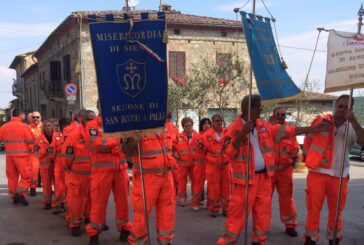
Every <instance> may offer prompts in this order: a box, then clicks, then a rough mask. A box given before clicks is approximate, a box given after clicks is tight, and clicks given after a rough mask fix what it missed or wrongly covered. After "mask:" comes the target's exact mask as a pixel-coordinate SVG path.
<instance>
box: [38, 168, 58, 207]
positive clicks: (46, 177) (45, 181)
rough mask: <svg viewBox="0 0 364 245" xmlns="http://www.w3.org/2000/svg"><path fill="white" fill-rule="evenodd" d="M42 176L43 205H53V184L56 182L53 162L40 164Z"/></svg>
mask: <svg viewBox="0 0 364 245" xmlns="http://www.w3.org/2000/svg"><path fill="white" fill-rule="evenodd" d="M39 171H40V176H41V177H42V188H43V201H42V204H43V205H46V204H51V203H52V184H53V180H54V163H53V162H52V161H47V162H42V161H40V163H39Z"/></svg>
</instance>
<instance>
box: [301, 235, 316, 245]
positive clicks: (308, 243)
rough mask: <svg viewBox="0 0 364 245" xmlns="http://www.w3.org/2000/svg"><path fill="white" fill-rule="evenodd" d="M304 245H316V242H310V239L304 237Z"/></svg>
mask: <svg viewBox="0 0 364 245" xmlns="http://www.w3.org/2000/svg"><path fill="white" fill-rule="evenodd" d="M304 245H316V242H315V241H312V240H311V237H309V236H306V240H305V243H304Z"/></svg>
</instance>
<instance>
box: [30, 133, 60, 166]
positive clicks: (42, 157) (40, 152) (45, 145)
mask: <svg viewBox="0 0 364 245" xmlns="http://www.w3.org/2000/svg"><path fill="white" fill-rule="evenodd" d="M53 141H54V140H52V143H53ZM34 151H35V156H36V157H38V158H39V165H40V168H48V167H49V166H50V163H51V160H52V159H53V158H54V156H55V151H54V147H53V145H52V144H51V143H49V142H48V140H47V138H46V137H45V136H44V134H41V135H39V136H38V137H37V141H36V145H35V146H34Z"/></svg>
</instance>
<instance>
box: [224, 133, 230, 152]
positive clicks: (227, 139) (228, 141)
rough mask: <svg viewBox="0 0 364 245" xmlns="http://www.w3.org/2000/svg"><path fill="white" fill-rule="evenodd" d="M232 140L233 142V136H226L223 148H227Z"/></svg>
mask: <svg viewBox="0 0 364 245" xmlns="http://www.w3.org/2000/svg"><path fill="white" fill-rule="evenodd" d="M230 142H231V137H229V136H227V137H225V140H224V144H223V146H222V149H225V148H226V147H227V146H228V144H230Z"/></svg>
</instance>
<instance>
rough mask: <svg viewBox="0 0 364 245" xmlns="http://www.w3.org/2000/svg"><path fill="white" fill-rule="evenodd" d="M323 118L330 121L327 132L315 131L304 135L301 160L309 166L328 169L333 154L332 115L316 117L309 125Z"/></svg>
mask: <svg viewBox="0 0 364 245" xmlns="http://www.w3.org/2000/svg"><path fill="white" fill-rule="evenodd" d="M323 120H327V121H329V122H331V123H332V126H331V128H330V131H329V132H316V133H313V134H310V135H307V136H306V137H305V141H304V144H303V161H304V162H305V163H306V165H307V167H310V168H317V167H321V168H326V169H330V168H331V165H332V160H333V155H334V151H333V149H334V120H333V118H332V115H325V116H324V117H317V118H316V119H315V120H313V122H312V123H311V125H316V124H318V123H320V122H322V121H323Z"/></svg>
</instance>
